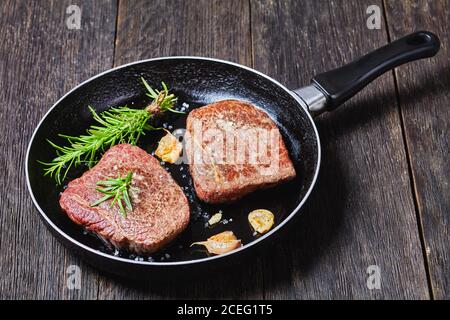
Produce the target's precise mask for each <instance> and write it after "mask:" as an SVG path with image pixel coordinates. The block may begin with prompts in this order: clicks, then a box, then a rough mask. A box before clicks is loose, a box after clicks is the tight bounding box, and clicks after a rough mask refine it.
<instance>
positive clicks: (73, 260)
mask: <svg viewBox="0 0 450 320" xmlns="http://www.w3.org/2000/svg"><path fill="white" fill-rule="evenodd" d="M72 2H73V1H70V0H64V1H38V0H34V1H26V0H23V1H14V0H11V1H9V0H8V1H2V5H1V6H0V29H1V30H2V32H0V43H1V44H2V45H1V46H0V74H1V77H0V87H1V88H2V90H0V101H1V106H0V108H1V112H0V122H1V123H2V127H3V131H2V139H1V142H0V144H1V147H2V153H1V156H0V161H1V167H0V170H1V176H2V177H3V178H2V183H1V187H0V188H1V190H0V191H1V194H2V195H3V196H2V197H1V198H0V208H1V209H2V214H1V215H0V229H1V230H2V232H1V238H0V272H1V274H2V277H1V278H0V298H2V299H33V298H40V299H55V298H58V299H61V298H62V299H64V298H89V299H93V298H96V297H97V288H98V281H97V280H98V279H97V273H96V271H94V270H93V269H92V268H90V267H88V266H87V265H85V264H84V263H82V262H81V261H80V260H79V259H78V258H77V257H76V256H75V255H74V254H72V253H71V252H69V251H68V250H66V249H65V248H64V247H63V246H62V245H61V244H59V243H58V242H57V240H56V239H55V238H54V237H53V236H52V235H51V234H50V232H49V231H48V230H46V228H45V226H44V224H43V223H42V222H41V221H40V219H39V217H38V214H37V210H35V208H34V207H33V205H32V201H31V199H30V197H29V195H28V191H27V189H26V185H25V184H26V183H25V177H24V161H25V152H26V146H27V145H28V142H29V139H30V138H31V134H32V132H33V130H34V128H35V126H36V125H37V123H38V121H39V120H40V119H41V117H42V116H43V114H44V113H45V112H46V111H47V110H48V109H49V108H50V106H51V105H52V104H53V103H54V102H55V101H56V100H57V99H58V98H59V97H60V96H61V95H62V94H63V93H64V92H66V91H67V90H69V89H70V88H71V87H73V86H74V85H76V84H77V83H79V82H81V81H82V80H84V79H86V78H88V77H90V76H92V75H94V74H96V73H98V72H99V71H102V70H105V69H107V68H109V67H111V65H112V57H113V48H114V41H113V39H114V27H115V15H116V11H117V10H116V7H115V4H116V1H114V0H111V1H110V0H102V1H89V0H80V1H76V2H77V4H78V5H79V6H80V8H81V10H82V11H81V12H82V14H81V22H82V25H81V30H69V29H68V28H67V27H66V24H65V22H66V18H67V17H68V16H69V15H67V14H66V8H67V7H68V6H69V5H71V4H72ZM5 177H6V178H5ZM69 265H78V266H79V267H80V268H81V272H82V282H81V289H80V290H68V289H67V286H66V278H67V274H66V270H67V267H68V266H69Z"/></svg>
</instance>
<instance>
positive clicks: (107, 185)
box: [91, 172, 133, 218]
mask: <svg viewBox="0 0 450 320" xmlns="http://www.w3.org/2000/svg"><path fill="white" fill-rule="evenodd" d="M132 178H133V172H128V174H127V175H126V176H125V177H120V176H119V177H118V178H117V179H113V178H109V179H106V180H101V181H98V182H97V186H100V187H103V188H97V189H96V190H97V191H98V192H101V193H103V194H104V195H105V196H104V197H102V198H100V199H98V200H97V201H95V202H94V203H93V204H91V207H95V206H98V205H99V204H101V203H103V202H105V201H107V200H109V199H111V198H112V199H113V200H112V201H111V205H110V207H111V208H112V207H113V206H114V204H116V203H117V205H118V206H119V209H120V213H121V214H122V216H123V217H124V218H126V217H127V211H126V210H129V211H133V206H132V205H131V200H130V195H129V194H128V191H129V189H130V186H131V180H132ZM124 203H125V206H124Z"/></svg>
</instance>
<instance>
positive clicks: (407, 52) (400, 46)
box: [312, 31, 440, 111]
mask: <svg viewBox="0 0 450 320" xmlns="http://www.w3.org/2000/svg"><path fill="white" fill-rule="evenodd" d="M439 47H440V41H439V38H438V37H437V36H436V35H434V34H433V33H431V32H428V31H419V32H415V33H412V34H409V35H407V36H405V37H403V38H400V39H398V40H396V41H394V42H391V43H390V44H388V45H386V46H384V47H381V48H379V49H377V50H375V51H372V52H370V53H368V54H366V55H365V56H363V57H361V58H359V59H357V60H355V61H353V62H350V63H349V64H346V65H344V66H342V67H340V68H337V69H334V70H331V71H327V72H325V73H321V74H318V75H317V76H315V77H314V78H313V79H312V81H313V83H315V85H316V86H317V87H318V89H320V91H322V92H323V93H324V94H325V96H326V98H327V110H329V111H331V110H333V109H335V108H336V107H338V106H339V105H341V104H343V103H344V102H345V101H347V100H348V99H350V98H351V97H353V96H354V95H355V94H356V93H357V92H359V91H360V90H361V89H362V88H364V87H365V86H366V85H368V84H369V83H370V82H371V81H373V80H374V79H376V78H377V77H379V76H380V75H382V74H383V73H385V72H386V71H388V70H391V69H393V68H395V67H397V66H399V65H401V64H404V63H406V62H409V61H413V60H418V59H422V58H427V57H432V56H434V55H435V54H436V53H437V52H438V51H439Z"/></svg>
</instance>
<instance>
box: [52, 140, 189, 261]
mask: <svg viewBox="0 0 450 320" xmlns="http://www.w3.org/2000/svg"><path fill="white" fill-rule="evenodd" d="M130 171H131V172H133V179H132V184H131V187H130V198H131V202H132V206H133V210H132V211H128V212H127V217H126V218H124V217H123V216H122V215H121V214H120V212H119V207H118V206H117V204H116V205H114V206H113V207H112V208H111V207H110V204H111V200H108V201H105V202H103V203H101V204H100V205H98V206H96V207H92V206H91V204H92V203H94V202H95V201H96V200H98V199H100V198H101V197H103V196H104V194H102V193H100V192H98V191H96V187H97V185H96V183H97V182H98V181H99V180H105V179H107V178H117V177H118V176H119V175H120V176H126V175H127V173H128V172H130ZM59 203H60V205H61V208H62V209H63V210H64V211H65V212H66V213H67V215H68V216H69V218H70V219H72V220H73V221H74V222H75V223H77V224H79V225H81V226H83V227H85V228H86V229H87V230H88V231H91V232H93V233H95V234H97V235H98V236H99V237H100V238H102V239H103V240H105V241H106V242H109V243H111V244H112V245H113V246H114V247H116V248H118V249H126V250H130V251H133V252H136V253H138V254H145V253H152V252H155V251H157V250H159V249H161V248H162V247H163V246H165V245H166V244H167V243H168V242H170V241H171V240H172V239H174V238H175V237H176V236H177V235H178V234H179V233H180V232H181V231H183V229H184V228H185V227H186V226H187V224H188V222H189V204H188V201H187V199H186V196H185V195H184V193H183V191H182V190H181V188H180V187H179V186H178V185H177V183H176V182H175V181H174V180H173V179H172V177H171V176H170V174H169V173H168V172H167V171H166V170H164V168H162V167H161V166H160V164H159V162H158V160H156V159H155V158H153V157H152V156H151V155H149V154H148V153H146V152H145V151H144V150H142V149H140V148H138V147H135V146H132V145H129V144H121V145H117V146H114V147H112V148H111V149H109V150H108V151H107V152H106V153H105V154H104V155H103V157H102V159H101V160H100V162H99V163H98V164H97V165H96V166H95V167H93V168H92V169H91V170H89V171H87V172H86V173H84V174H83V176H82V177H80V178H78V179H75V180H73V181H71V182H70V183H69V185H68V187H67V189H66V190H65V191H64V192H63V193H62V195H61V198H60V201H59Z"/></svg>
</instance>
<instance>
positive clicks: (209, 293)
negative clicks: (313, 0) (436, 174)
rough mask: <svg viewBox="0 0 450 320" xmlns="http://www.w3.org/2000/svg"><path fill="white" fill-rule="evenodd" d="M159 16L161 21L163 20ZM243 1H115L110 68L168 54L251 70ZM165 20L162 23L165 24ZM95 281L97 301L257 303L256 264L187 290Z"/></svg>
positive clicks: (246, 10) (259, 289) (258, 277)
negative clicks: (114, 36)
mask: <svg viewBox="0 0 450 320" xmlns="http://www.w3.org/2000/svg"><path fill="white" fill-rule="evenodd" d="M163 15H164V17H165V18H164V19H162V16H163ZM249 17H250V12H249V2H248V1H239V0H232V1H221V0H214V1H210V0H201V1H182V0H175V1H173V0H170V1H169V0H157V1H152V5H149V3H148V2H147V1H120V5H119V15H118V28H117V39H116V50H115V52H116V54H115V59H114V60H115V64H116V65H120V64H124V63H127V62H131V61H135V60H140V59H145V58H152V57H161V56H168V55H200V56H207V57H215V58H223V59H228V60H231V61H236V62H239V63H242V64H246V65H251V41H250V23H249ZM166 18H167V19H166ZM114 280H115V281H114V282H112V281H111V279H110V278H108V277H101V278H100V286H99V298H100V299H173V298H182V299H185V298H195V299H199V298H200V299H201V298H203V299H206V298H210V299H217V298H224V299H231V298H234V299H248V298H255V299H260V298H262V297H263V288H262V284H263V283H262V274H261V266H260V264H259V263H258V262H255V264H253V265H248V266H243V267H242V268H235V269H233V270H230V272H229V274H220V275H218V276H217V278H215V279H210V278H207V279H201V280H195V281H191V282H190V283H189V284H188V285H186V284H179V283H175V282H174V283H170V280H169V284H165V285H157V284H155V283H146V282H142V283H138V282H130V281H124V280H119V279H114Z"/></svg>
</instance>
